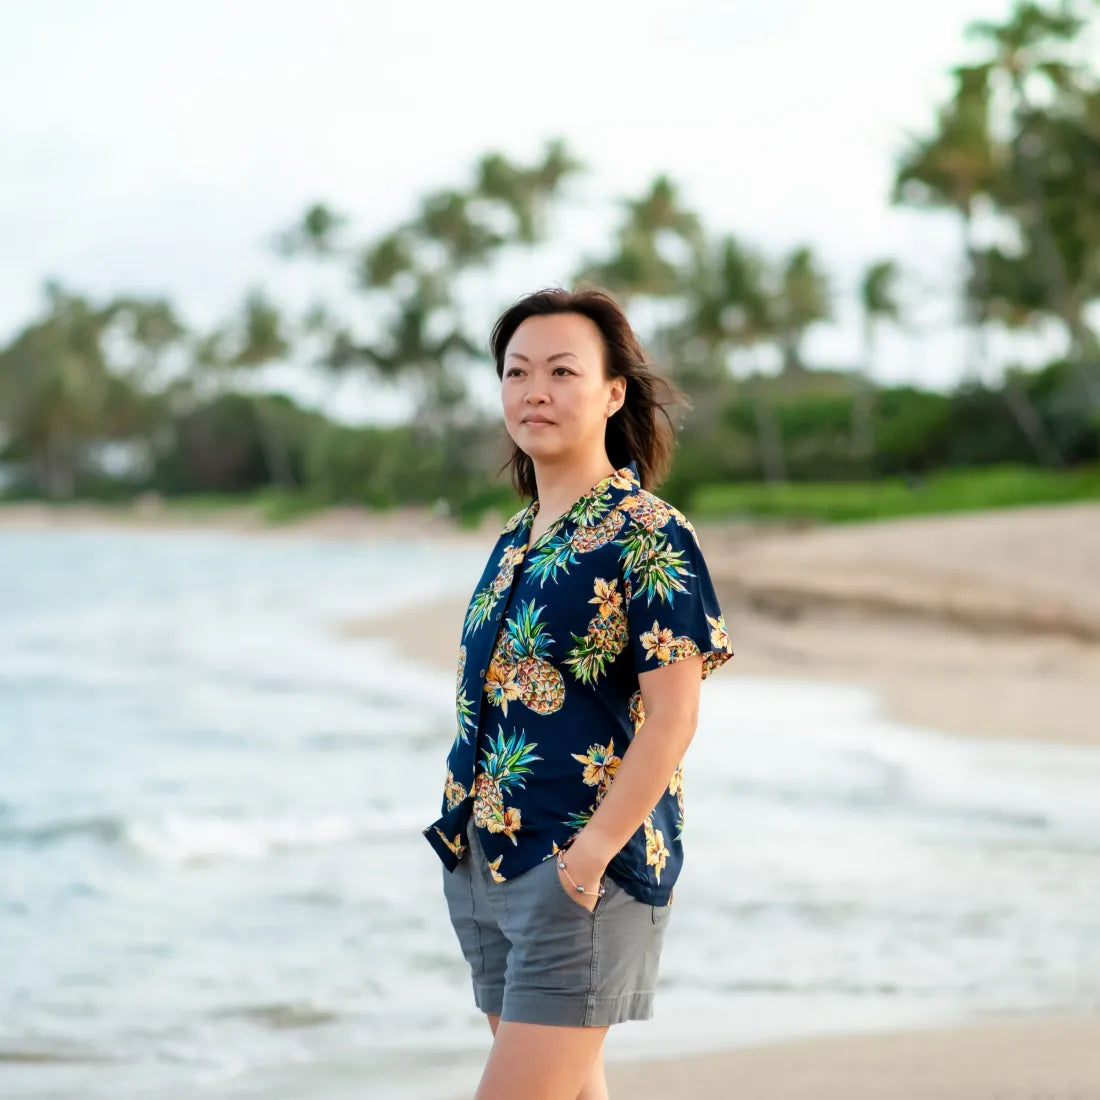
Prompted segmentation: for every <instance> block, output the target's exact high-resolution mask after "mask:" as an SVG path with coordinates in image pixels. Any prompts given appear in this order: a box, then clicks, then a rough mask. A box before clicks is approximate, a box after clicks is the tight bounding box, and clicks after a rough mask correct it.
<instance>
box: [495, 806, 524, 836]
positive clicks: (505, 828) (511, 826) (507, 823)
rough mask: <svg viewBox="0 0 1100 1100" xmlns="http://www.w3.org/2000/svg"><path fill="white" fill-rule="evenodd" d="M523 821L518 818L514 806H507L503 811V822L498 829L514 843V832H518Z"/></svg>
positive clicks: (517, 811) (518, 815)
mask: <svg viewBox="0 0 1100 1100" xmlns="http://www.w3.org/2000/svg"><path fill="white" fill-rule="evenodd" d="M522 825H523V821H522V819H521V818H520V813H519V810H517V809H516V808H515V806H509V807H508V808H507V809H506V810H505V811H504V822H503V824H502V825H501V829H500V831H501V832H502V833H503V834H504V835H505V836H506V837H507V838H508V839H509V840H510V841H511V842H512V843H513V844H515V843H516V833H518V832H519V830H520V828H521V826H522Z"/></svg>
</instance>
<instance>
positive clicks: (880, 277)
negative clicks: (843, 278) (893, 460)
mask: <svg viewBox="0 0 1100 1100" xmlns="http://www.w3.org/2000/svg"><path fill="white" fill-rule="evenodd" d="M896 282H897V265H896V264H895V263H894V261H893V260H877V261H876V262H875V263H872V264H871V265H870V266H869V267H868V268H867V269H866V271H864V273H863V278H862V279H861V280H860V284H859V301H860V307H861V309H862V313H863V318H862V329H863V371H862V372H861V374H860V375H859V377H858V381H857V384H856V393H855V397H854V399H853V401H852V454H853V456H854V457H856V458H860V459H869V458H871V457H872V456H873V455H874V453H875V428H874V418H873V412H874V398H875V386H874V380H873V374H874V367H875V358H876V356H875V338H876V336H877V334H878V328H879V325H880V324H881V323H882V322H883V321H897V320H898V318H899V316H900V310H899V308H898V301H897V293H896V289H895V284H896Z"/></svg>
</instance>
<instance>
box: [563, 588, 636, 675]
mask: <svg viewBox="0 0 1100 1100" xmlns="http://www.w3.org/2000/svg"><path fill="white" fill-rule="evenodd" d="M618 586H619V582H618V581H617V580H615V581H605V580H603V578H597V579H596V581H595V582H594V584H593V591H594V592H595V595H594V596H593V597H592V599H590V600H589V601H588V602H589V603H594V604H596V606H597V608H598V613H597V614H596V616H595V617H594V618H593V619H592V620H591V621H590V622H589V624H588V631H587V633H585V634H584V635H583V636H582V635H577V634H574V635H573V641H574V642H576V643H577V644H576V645H575V646H573V648H572V649H571V650H570V651H569V655H568V657H567V658H566V661H565V663H566V664H567V665H569V667H570V668H572V669H573V673H574V675H575V676H576V677H577V679H578V680H580V681H581V683H583V684H591V683H594V682H595V681H596V680H597V679H598V678H599V677H600V676H602V675H603V674H604V673H605V672H606V671H607V666H608V665H609V664H610V663H611V662H612V661H613V660H614V659H615V658H616V657H617V656H618V655H619V654H620V653H622V651H623V650H624V649H626V644H627V642H628V641H629V640H630V633H629V630H628V627H627V621H626V612H625V610H624V608H623V597H622V594H621V593H620V592H619V591H618Z"/></svg>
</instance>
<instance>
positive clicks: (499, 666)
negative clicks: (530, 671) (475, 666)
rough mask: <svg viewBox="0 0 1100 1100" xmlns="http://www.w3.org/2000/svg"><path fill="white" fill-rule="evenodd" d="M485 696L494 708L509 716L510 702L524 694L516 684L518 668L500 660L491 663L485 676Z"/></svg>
mask: <svg viewBox="0 0 1100 1100" xmlns="http://www.w3.org/2000/svg"><path fill="white" fill-rule="evenodd" d="M485 694H486V695H487V696H488V698H489V702H490V703H492V704H493V706H494V707H500V709H501V710H502V711H503V712H504V713H505V714H507V713H508V703H509V701H510V700H512V699H518V698H519V697H520V696H521V695H522V694H523V688H522V687H521V686H520V684H518V683H517V682H516V666H515V665H506V664H505V663H504V662H503V661H500V660H496V661H491V662H490V663H489V671H488V672H487V673H486V675H485Z"/></svg>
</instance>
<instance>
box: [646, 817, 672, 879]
mask: <svg viewBox="0 0 1100 1100" xmlns="http://www.w3.org/2000/svg"><path fill="white" fill-rule="evenodd" d="M645 861H646V865H647V866H649V867H652V868H653V873H654V875H656V877H657V884H658V885H660V882H661V872H662V871H663V870H664V869H665V864H666V863H667V862H668V849H667V848H666V847H665V838H664V834H663V833H662V832H661V830H660V829H655V828H654V827H653V816H652V814H651V815H650V816H649V817H647V818H646V819H645Z"/></svg>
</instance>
